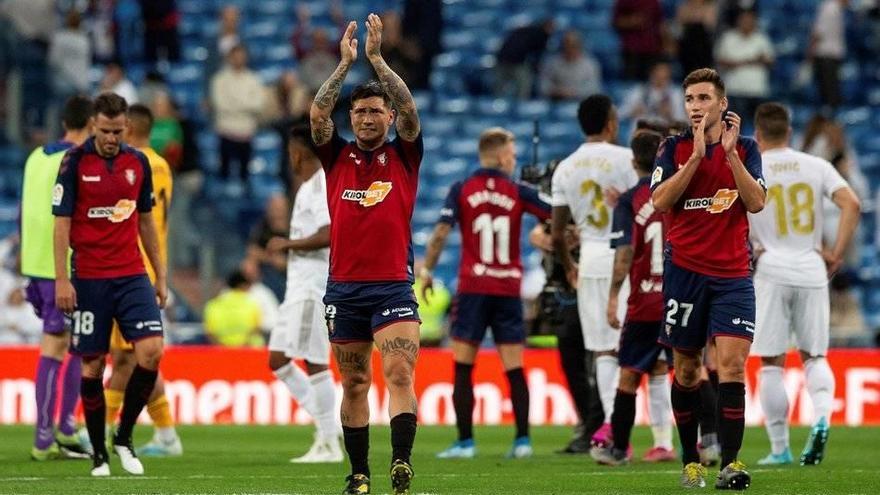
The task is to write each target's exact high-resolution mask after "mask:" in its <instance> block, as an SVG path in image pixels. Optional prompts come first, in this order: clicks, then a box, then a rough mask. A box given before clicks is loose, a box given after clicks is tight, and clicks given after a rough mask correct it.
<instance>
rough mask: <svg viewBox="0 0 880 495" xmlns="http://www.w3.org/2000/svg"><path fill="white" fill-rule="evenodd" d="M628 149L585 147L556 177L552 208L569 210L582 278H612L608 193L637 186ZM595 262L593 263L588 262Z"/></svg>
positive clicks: (630, 152)
mask: <svg viewBox="0 0 880 495" xmlns="http://www.w3.org/2000/svg"><path fill="white" fill-rule="evenodd" d="M632 160H633V154H632V151H631V150H630V149H629V148H624V147H623V146H617V145H615V144H610V143H604V142H603V143H584V144H582V145H580V147H579V148H578V149H577V150H575V152H574V153H572V154H571V155H569V156H568V158H566V159H565V160H563V161H562V162H561V163H560V164H559V166H558V167H557V168H556V171H555V172H554V173H553V181H552V190H553V198H552V205H553V206H568V207H569V208H570V209H571V214H572V217H573V218H574V221H575V223H576V224H577V228H578V232H579V233H580V240H581V264H580V265H581V266H580V271H579V272H580V276H582V277H584V276H601V277H610V276H611V265H612V264H613V262H614V251H613V250H612V249H611V247H610V240H611V219H612V213H613V208H612V207H611V206H610V205H608V204H607V203H606V201H605V191H606V190H607V189H616V190H617V191H618V192H621V193H623V192H625V191H626V190H628V189H630V188H631V187H633V186H634V185H635V184H636V182H638V176H637V175H636V172H635V170H634V169H633V163H632ZM586 260H593V261H594V262H592V263H590V262H586Z"/></svg>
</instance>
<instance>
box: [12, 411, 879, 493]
mask: <svg viewBox="0 0 880 495" xmlns="http://www.w3.org/2000/svg"><path fill="white" fill-rule="evenodd" d="M137 430H138V431H137V434H136V436H137V440H138V441H139V442H136V443H140V442H142V441H144V440H145V439H146V437H147V436H148V435H149V432H150V428H149V427H144V426H140V427H138V428H137ZM179 431H180V435H181V438H182V439H183V442H184V450H185V454H184V456H183V457H180V458H174V459H151V458H145V459H144V465H145V468H146V475H145V476H141V477H135V476H128V475H125V474H124V472H123V471H122V468H121V466H120V465H119V461H118V459H115V458H114V459H111V464H110V467H111V469H112V471H113V474H114V476H112V477H110V478H109V479H93V478H91V477H90V476H89V475H88V473H89V469H90V466H91V463H90V462H89V461H72V460H71V461H50V462H43V463H38V462H34V461H31V460H29V457H28V452H29V450H30V446H31V442H32V439H33V430H32V428H31V427H27V426H3V427H0V494H146V493H150V494H153V493H162V494H178V493H179V494H201V493H225V494H233V493H237V494H257V493H272V494H282V493H284V494H323V493H340V492H341V491H342V488H343V478H344V476H345V475H346V474H348V471H347V470H348V464H347V463H345V464H334V465H328V464H312V465H296V464H290V463H288V462H287V461H288V459H289V458H290V457H292V456H294V455H299V454H302V453H303V452H305V450H306V449H307V448H308V447H309V445H310V442H311V435H312V429H311V428H308V427H279V426H184V427H180V428H179ZM570 432H571V430H570V429H569V428H563V427H537V428H534V429H533V431H532V439H533V442H534V447H535V456H534V457H533V458H531V459H527V460H508V459H505V458H504V454H505V452H506V451H507V449H508V448H509V446H510V442H511V439H512V435H513V431H512V428H511V427H479V428H477V429H476V440H477V448H478V455H477V458H476V459H474V460H446V461H441V460H438V459H435V458H434V454H435V453H436V452H438V451H440V450H442V449H443V448H445V447H447V446H448V445H449V443H450V442H451V441H452V440H453V438H454V436H455V433H454V429H453V428H449V427H430V426H429V427H421V428H420V429H419V433H418V436H417V437H416V445H415V454H414V456H413V466H414V468H415V472H416V477H415V479H414V481H413V486H412V488H413V490H412V493H414V494H415V493H418V494H523V495H532V494H534V495H539V494H548V495H549V494H606V495H617V494H645V495H649V494H650V495H655V494H658V495H659V494H671V493H683V492H685V490H684V489H682V488H679V486H678V476H679V472H680V469H681V466H680V465H679V464H678V463H666V464H645V463H641V462H638V461H636V462H635V463H634V464H632V465H630V466H627V467H620V468H608V467H602V466H597V465H596V464H595V463H594V462H593V461H592V460H591V459H590V458H589V457H588V456H585V455H578V456H571V455H559V454H555V453H554V450H556V449H558V448H560V447H561V446H563V445H564V444H565V443H566V441H567V440H568V438H569V435H570ZM371 434H372V445H371V450H370V460H371V468H372V470H373V476H372V480H373V483H372V493H374V494H382V493H388V492H389V491H390V482H389V478H388V474H387V470H388V467H389V463H390V459H389V457H390V445H389V430H388V428H387V427H373V428H372V429H371ZM807 434H808V430H807V429H804V428H799V429H794V430H793V431H792V433H791V441H792V446H793V449H792V450H793V451H794V453H795V456H797V455H798V453H799V452H800V448H801V447H802V446H803V443H804V441H805V440H806V437H807ZM649 438H650V432H649V431H648V430H647V428H644V427H640V428H636V430H635V432H634V439H633V441H634V446H635V455H636V458H638V457H639V456H640V455H641V454H642V453H643V452H644V450H645V449H646V448H647V447H648V443H649ZM744 445H745V447H744V449H743V451H742V453H741V456H740V458H741V460H743V461H744V462H745V463H746V464H747V465H748V467H749V470H750V471H751V473H752V477H753V481H752V488H750V489H749V490H748V493H752V494H792V495H794V494H864V495H868V494H878V493H880V470H878V461H880V428H844V427H836V428H833V429H832V430H831V436H830V440H829V444H828V451H827V453H826V454H827V455H826V460H825V462H824V463H823V464H822V465H820V466H808V467H801V466H797V465H794V466H786V467H782V468H772V469H771V468H761V467H759V466H757V465H756V464H755V461H756V460H757V459H758V458H759V457H762V456H763V455H764V454H766V453H767V452H768V450H769V446H768V442H767V438H766V435H765V433H764V430H763V429H762V428H749V429H747V431H746V438H745V442H744ZM114 457H115V456H114ZM714 474H715V470H714V469H710V475H711V476H710V477H711V478H714ZM705 490H707V491H709V490H711V491H713V492H714V489H713V488H711V486H710V487H707V488H706V489H705Z"/></svg>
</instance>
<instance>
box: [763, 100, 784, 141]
mask: <svg viewBox="0 0 880 495" xmlns="http://www.w3.org/2000/svg"><path fill="white" fill-rule="evenodd" d="M790 126H791V117H790V116H789V114H788V109H786V108H785V107H784V106H783V105H782V104H781V103H777V102H775V101H771V102H768V103H761V104H760V105H758V108H756V109H755V129H758V130H759V131H761V134H762V135H763V136H764V137H766V138H767V139H770V140H771V141H780V140H782V139H785V136H786V135H787V134H788V129H789V127H790Z"/></svg>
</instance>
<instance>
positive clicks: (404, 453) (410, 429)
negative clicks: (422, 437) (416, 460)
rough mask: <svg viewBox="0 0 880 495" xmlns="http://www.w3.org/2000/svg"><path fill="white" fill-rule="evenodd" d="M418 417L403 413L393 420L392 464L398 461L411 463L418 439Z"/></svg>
mask: <svg viewBox="0 0 880 495" xmlns="http://www.w3.org/2000/svg"><path fill="white" fill-rule="evenodd" d="M416 419H417V418H416V415H415V414H413V413H401V414H398V415H397V416H394V417H393V418H391V462H394V461H395V460H397V459H400V460H401V461H404V462H406V463H409V458H410V455H411V454H412V446H413V442H415V439H416Z"/></svg>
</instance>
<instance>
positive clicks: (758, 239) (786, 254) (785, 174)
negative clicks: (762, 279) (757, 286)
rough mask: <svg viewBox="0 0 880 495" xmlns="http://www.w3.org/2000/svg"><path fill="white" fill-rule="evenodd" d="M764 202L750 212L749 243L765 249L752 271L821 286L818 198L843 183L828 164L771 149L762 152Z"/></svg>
mask: <svg viewBox="0 0 880 495" xmlns="http://www.w3.org/2000/svg"><path fill="white" fill-rule="evenodd" d="M761 158H762V161H763V165H764V180H765V181H766V182H767V200H766V202H765V204H764V209H763V210H761V211H760V212H758V213H754V214H751V213H750V214H749V224H750V227H751V237H752V241H753V242H754V243H755V244H756V245H757V246H756V247H758V248H759V249H763V250H764V253H763V254H762V255H761V257H760V258H759V260H758V267H757V272H758V273H759V274H761V275H763V276H767V277H770V278H771V279H772V280H774V281H775V282H777V283H780V284H784V285H793V286H797V287H824V286H825V285H826V284H827V282H828V277H827V274H826V270H825V262H824V261H823V260H822V256H821V254H820V251H821V249H822V221H823V215H822V198H823V197H827V198H830V197H831V196H832V195H833V194H834V193H835V191H837V190H839V189H841V188H844V187H848V184H847V182H846V180H844V179H843V177H841V175H840V173H839V172H838V171H837V170H836V169H835V168H834V166H833V165H831V163H829V162H828V161H826V160H823V159H821V158H818V157H815V156H812V155H808V154H806V153H802V152H800V151H796V150H793V149H791V148H775V149H772V150H768V151H765V152H764V153H762V155H761Z"/></svg>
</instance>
